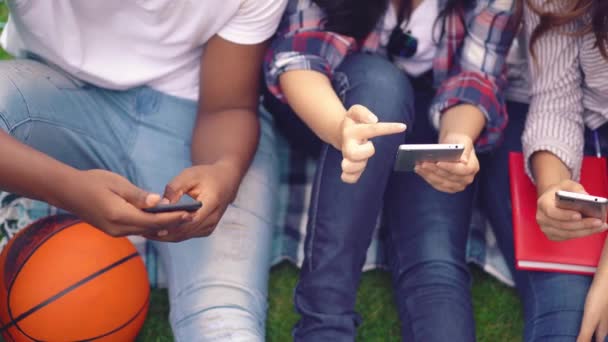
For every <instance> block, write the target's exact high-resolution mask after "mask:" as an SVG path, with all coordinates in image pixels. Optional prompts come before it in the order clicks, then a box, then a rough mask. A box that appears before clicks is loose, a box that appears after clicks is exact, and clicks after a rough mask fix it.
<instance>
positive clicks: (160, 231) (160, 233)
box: [156, 230, 169, 236]
mask: <svg viewBox="0 0 608 342" xmlns="http://www.w3.org/2000/svg"><path fill="white" fill-rule="evenodd" d="M168 234H169V231H167V230H159V231H158V232H157V233H156V235H157V236H167V235H168Z"/></svg>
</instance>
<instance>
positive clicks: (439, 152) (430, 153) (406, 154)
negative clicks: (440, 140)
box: [395, 144, 464, 171]
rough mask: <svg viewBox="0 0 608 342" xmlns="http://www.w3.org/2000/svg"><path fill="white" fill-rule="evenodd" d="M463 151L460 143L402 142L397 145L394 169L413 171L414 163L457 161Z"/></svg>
mask: <svg viewBox="0 0 608 342" xmlns="http://www.w3.org/2000/svg"><path fill="white" fill-rule="evenodd" d="M463 151H464V145H462V144H404V145H400V146H399V150H398V151H397V160H396V161H395V171H413V170H414V167H415V166H416V163H419V162H439V161H458V160H460V157H461V156H462V152H463Z"/></svg>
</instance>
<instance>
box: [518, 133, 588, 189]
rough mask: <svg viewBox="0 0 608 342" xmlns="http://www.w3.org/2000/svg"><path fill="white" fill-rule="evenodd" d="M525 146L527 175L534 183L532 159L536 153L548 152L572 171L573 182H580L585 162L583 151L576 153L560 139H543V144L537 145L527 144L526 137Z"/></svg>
mask: <svg viewBox="0 0 608 342" xmlns="http://www.w3.org/2000/svg"><path fill="white" fill-rule="evenodd" d="M523 142H524V146H523V150H524V158H525V159H524V160H525V167H526V173H527V174H528V176H529V177H530V179H531V180H532V182H534V183H536V180H535V179H534V176H533V174H532V169H531V166H530V157H532V155H533V154H534V153H536V152H540V151H547V152H550V153H552V154H554V155H555V156H556V157H557V158H559V159H560V160H561V161H562V163H564V165H566V167H567V168H568V170H570V173H571V174H572V180H574V181H577V182H578V181H579V180H580V178H581V165H582V162H583V151H575V150H574V149H572V147H570V146H568V145H567V144H564V142H563V141H561V140H559V139H543V141H542V142H539V143H535V144H527V141H526V139H525V137H524V139H523Z"/></svg>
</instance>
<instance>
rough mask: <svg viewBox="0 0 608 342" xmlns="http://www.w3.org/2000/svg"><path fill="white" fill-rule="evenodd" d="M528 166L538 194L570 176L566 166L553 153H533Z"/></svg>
mask: <svg viewBox="0 0 608 342" xmlns="http://www.w3.org/2000/svg"><path fill="white" fill-rule="evenodd" d="M530 166H531V168H532V170H531V171H532V174H533V176H534V179H535V180H536V191H537V193H538V194H542V193H544V192H545V191H546V190H547V189H548V188H549V187H551V186H553V185H555V184H558V183H559V182H561V181H563V180H566V179H570V178H571V176H572V175H571V174H570V170H568V168H567V167H566V165H564V163H562V161H561V160H560V159H559V158H558V157H557V156H555V155H554V154H553V153H551V152H547V151H539V152H536V153H534V154H533V155H532V157H531V158H530Z"/></svg>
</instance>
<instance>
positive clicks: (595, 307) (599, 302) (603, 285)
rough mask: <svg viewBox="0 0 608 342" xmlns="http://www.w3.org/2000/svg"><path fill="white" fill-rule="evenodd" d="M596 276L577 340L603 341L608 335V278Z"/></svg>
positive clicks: (585, 341) (579, 341) (586, 301)
mask: <svg viewBox="0 0 608 342" xmlns="http://www.w3.org/2000/svg"><path fill="white" fill-rule="evenodd" d="M605 278H606V277H605V275H604V276H598V274H596V276H595V277H594V279H593V283H592V284H591V288H589V292H587V299H586V300H585V313H584V315H583V322H582V323H581V330H580V332H579V335H578V338H577V339H576V342H592V341H593V336H594V335H595V342H603V341H604V339H605V338H606V336H608V292H607V291H606V290H608V279H605Z"/></svg>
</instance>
